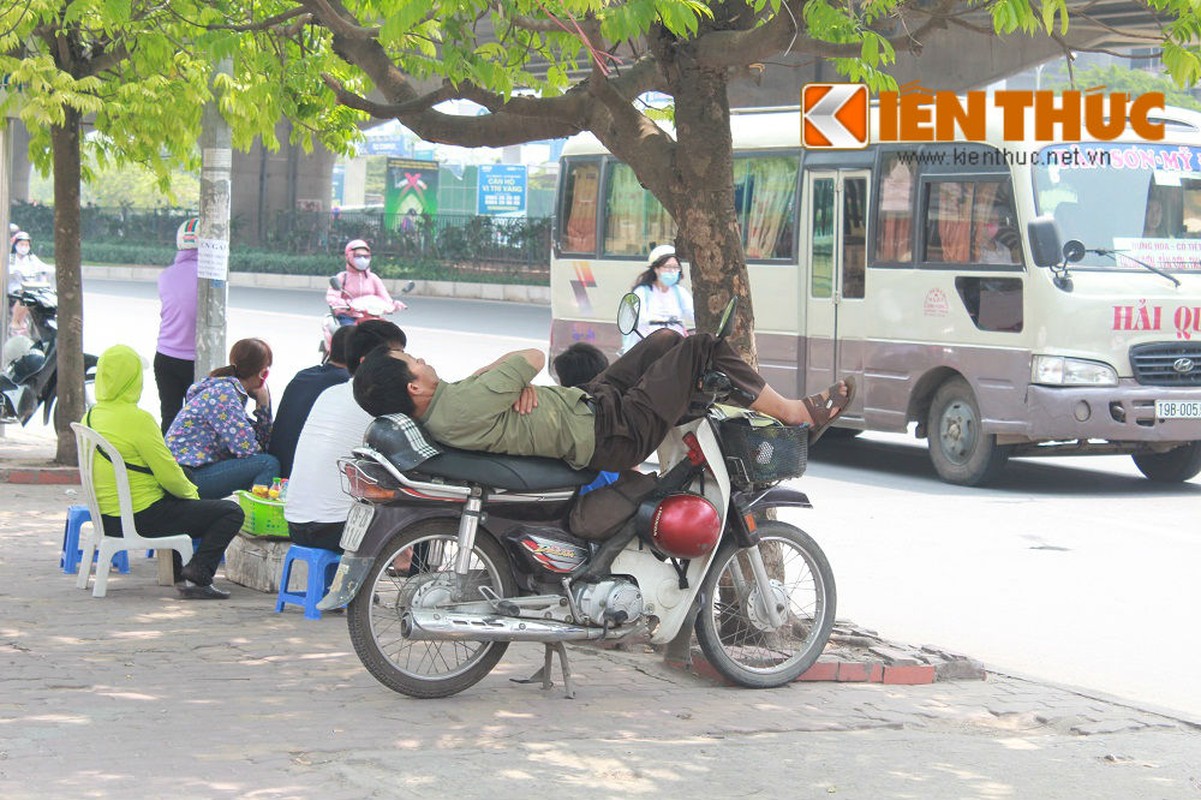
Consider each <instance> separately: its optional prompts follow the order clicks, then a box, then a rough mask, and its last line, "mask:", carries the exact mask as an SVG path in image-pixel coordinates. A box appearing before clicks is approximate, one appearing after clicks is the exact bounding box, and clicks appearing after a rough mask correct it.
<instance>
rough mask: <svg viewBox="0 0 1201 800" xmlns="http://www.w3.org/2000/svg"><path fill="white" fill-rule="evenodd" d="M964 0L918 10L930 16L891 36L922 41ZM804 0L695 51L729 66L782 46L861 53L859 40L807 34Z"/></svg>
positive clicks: (706, 40) (897, 42)
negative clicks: (829, 39)
mask: <svg viewBox="0 0 1201 800" xmlns="http://www.w3.org/2000/svg"><path fill="white" fill-rule="evenodd" d="M961 2H962V0H940V2H939V3H938V4H937V5H936V6H935V7H934V8H932V9H930V10H929V11H926V10H924V9H922V10H917V9H915V11H918V13H923V14H926V15H928V18H927V19H926V21H925V22H923V23H922V24H921V25H920V26H918V27H917V28H916V29H914V30H912V31H909V30H906V31H904V32H903V33H899V34H897V35H896V36H893V37H890V38H888V42H889V43H890V44H892V45H893V46H894V47H901V48H903V49H904V48H908V47H910V46H912V45H914V44H918V45H920V40H921V37H922V36H924V35H925V34H926V33H928V32H930V31H931V30H934V29H936V28H944V27H946V25H947V18H948V17H949V16H950V13H951V9H952V8H954V7H955V6H956V5H957V4H959V3H961ZM803 6H804V2H803V0H789V1H788V2H787V3H785V4H783V5H782V6H781V9H780V11H777V12H776V13H775V15H774V16H772V18H771V19H770V20H769V21H768V22H767V23H766V24H764V25H761V26H759V27H758V28H752V29H750V30H739V31H714V32H712V33H709V34H706V35H705V36H704V37H702V38H701V39H698V40H696V42H695V45H696V47H695V50H694V52H695V55H696V59H697V61H698V62H699V63H701V64H702V65H704V66H706V67H714V68H720V67H725V68H730V67H741V66H746V65H747V64H748V63H754V62H757V61H762V60H764V59H766V58H768V57H770V56H772V55H774V54H776V53H779V52H780V51H782V50H785V51H799V50H803V51H804V52H805V53H807V54H809V55H815V56H819V57H822V58H857V57H858V56H860V55H861V54H862V47H861V46H860V44H859V43H858V42H848V43H845V44H839V43H835V42H826V41H822V40H820V39H814V38H812V37H810V36H808V35H807V34H806V32H805V30H804V29H803V27H802V26H803V23H802V21H801V13H802V7H803ZM790 12H791V13H790Z"/></svg>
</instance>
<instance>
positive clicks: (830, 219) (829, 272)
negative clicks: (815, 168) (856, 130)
mask: <svg viewBox="0 0 1201 800" xmlns="http://www.w3.org/2000/svg"><path fill="white" fill-rule="evenodd" d="M810 246H811V248H812V252H813V257H812V259H811V262H812V263H811V264H810V265H809V270H810V274H811V275H812V276H813V277H812V279H811V281H810V293H811V294H812V295H813V296H814V297H829V296H830V294H831V290H832V288H833V283H834V179H833V178H819V179H817V180H815V181H813V238H812V243H811V245H810Z"/></svg>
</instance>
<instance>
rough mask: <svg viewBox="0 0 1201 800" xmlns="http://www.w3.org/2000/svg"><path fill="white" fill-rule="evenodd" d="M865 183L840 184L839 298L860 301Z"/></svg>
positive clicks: (864, 258) (864, 264)
mask: <svg viewBox="0 0 1201 800" xmlns="http://www.w3.org/2000/svg"><path fill="white" fill-rule="evenodd" d="M866 201H867V179H866V178H848V179H847V180H846V182H845V183H843V203H842V296H843V297H863V285H864V280H863V279H864V273H865V272H866V269H867V202H866Z"/></svg>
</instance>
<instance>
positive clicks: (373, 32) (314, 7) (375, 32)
mask: <svg viewBox="0 0 1201 800" xmlns="http://www.w3.org/2000/svg"><path fill="white" fill-rule="evenodd" d="M300 2H301V3H303V4H304V5H305V6H307V7H309V10H310V11H311V12H313V14H314V15H315V16H317V17H318V18H320V20H321V22H322V24H324V25H325V27H327V28H329V29H330V31H331V32H332V33H334V34H337V35H339V36H345V37H346V38H348V39H375V38H376V37H377V36H379V28H364V27H363V26H361V25H359V24H358V20H356V19H355V18H354V17H353V16H351V14H350V12H349V11H347V10H346V7H345V6H344V5H342V3H340V2H338V0H300ZM335 4H336V6H337V7H336V8H335Z"/></svg>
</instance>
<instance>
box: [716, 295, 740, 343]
mask: <svg viewBox="0 0 1201 800" xmlns="http://www.w3.org/2000/svg"><path fill="white" fill-rule="evenodd" d="M737 310H738V298H737V297H731V298H730V302H728V303H726V307H725V309H724V310H723V311H722V312H721V321H720V322H719V323H717V338H718V339H724V338H726V337H727V336H729V335H730V332H731V331H733V330H734V312H735V311H737Z"/></svg>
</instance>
